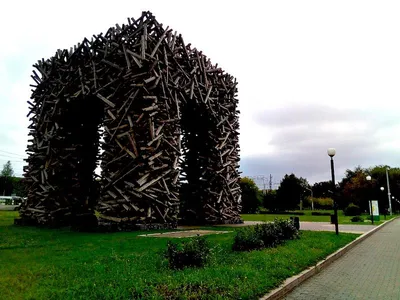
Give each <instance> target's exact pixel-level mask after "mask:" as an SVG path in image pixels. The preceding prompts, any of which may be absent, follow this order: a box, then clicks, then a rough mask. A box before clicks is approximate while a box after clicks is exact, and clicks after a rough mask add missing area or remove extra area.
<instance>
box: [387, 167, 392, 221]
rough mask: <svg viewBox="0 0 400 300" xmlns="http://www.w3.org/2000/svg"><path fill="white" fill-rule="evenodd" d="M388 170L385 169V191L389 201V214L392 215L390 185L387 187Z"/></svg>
mask: <svg viewBox="0 0 400 300" xmlns="http://www.w3.org/2000/svg"><path fill="white" fill-rule="evenodd" d="M388 170H389V168H386V183H387V190H388V199H389V212H390V215H392V198H391V197H390V185H389V173H388Z"/></svg>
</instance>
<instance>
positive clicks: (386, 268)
mask: <svg viewBox="0 0 400 300" xmlns="http://www.w3.org/2000/svg"><path fill="white" fill-rule="evenodd" d="M285 299H288V300H292V299H293V300H294V299H296V300H303V299H304V300H305V299H307V300H312V299H318V300H324V299H346V300H347V299H349V300H350V299H351V300H353V299H363V300H365V299H385V300H386V299H395V300H399V299H400V219H397V220H394V221H393V222H391V223H390V224H387V225H386V226H384V227H383V228H382V229H380V230H378V231H377V232H375V233H374V234H372V235H371V236H370V237H368V238H367V239H365V240H364V241H362V242H361V243H360V244H358V245H357V246H355V247H354V248H353V249H351V250H350V251H349V252H347V253H346V254H345V255H344V256H342V257H341V258H339V259H338V260H337V261H335V262H334V263H332V265H330V266H328V267H327V268H326V269H324V270H322V271H321V272H320V273H319V274H317V275H315V276H313V277H311V278H310V279H309V280H307V281H306V282H304V283H303V284H302V285H300V286H299V287H297V288H296V289H295V290H293V291H292V293H290V294H289V295H287V296H286V298H285Z"/></svg>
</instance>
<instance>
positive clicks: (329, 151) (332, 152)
mask: <svg viewBox="0 0 400 300" xmlns="http://www.w3.org/2000/svg"><path fill="white" fill-rule="evenodd" d="M335 154H336V150H335V148H329V149H328V155H329V156H330V157H334V156H335Z"/></svg>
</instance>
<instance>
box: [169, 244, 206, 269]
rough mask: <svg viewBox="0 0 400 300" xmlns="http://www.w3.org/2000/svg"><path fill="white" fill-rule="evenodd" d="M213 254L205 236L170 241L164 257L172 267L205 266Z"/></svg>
mask: <svg viewBox="0 0 400 300" xmlns="http://www.w3.org/2000/svg"><path fill="white" fill-rule="evenodd" d="M210 255H211V247H210V245H209V243H208V242H207V240H206V239H205V238H204V237H196V238H193V239H190V240H188V241H184V242H182V243H174V242H172V241H168V243H167V249H166V251H165V252H164V257H165V258H166V259H167V260H168V266H169V268H170V269H183V268H185V267H203V266H204V265H205V264H206V262H207V260H208V259H209V257H210Z"/></svg>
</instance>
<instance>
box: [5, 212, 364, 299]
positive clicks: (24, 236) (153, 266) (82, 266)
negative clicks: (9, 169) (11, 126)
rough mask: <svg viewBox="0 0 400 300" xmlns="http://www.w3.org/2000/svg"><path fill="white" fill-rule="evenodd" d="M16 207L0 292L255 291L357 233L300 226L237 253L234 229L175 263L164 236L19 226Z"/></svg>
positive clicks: (208, 294)
mask: <svg viewBox="0 0 400 300" xmlns="http://www.w3.org/2000/svg"><path fill="white" fill-rule="evenodd" d="M16 215H17V213H16V212H6V211H0V274H1V275H0V295H1V296H0V298H1V299H199V298H202V299H240V298H241V299H257V298H258V297H259V296H261V295H263V294H265V293H267V292H268V291H269V290H271V289H273V288H274V287H276V286H278V285H279V284H280V283H282V282H283V280H285V279H286V278H288V277H290V276H293V275H295V274H297V273H299V272H301V271H302V270H304V269H305V268H307V267H309V266H311V265H314V264H315V263H316V262H318V261H319V260H321V259H323V258H325V257H326V256H327V255H329V254H330V253H332V252H333V251H335V250H337V249H338V248H340V247H343V246H344V245H345V244H347V243H349V242H350V241H352V240H354V239H355V238H356V237H357V236H358V235H356V234H345V233H343V234H340V235H339V236H336V235H335V233H333V232H311V231H304V232H302V234H301V239H299V240H293V241H288V242H287V243H286V244H285V245H282V246H279V247H277V248H273V249H265V250H262V251H253V252H242V253H237V252H236V253H235V252H232V251H231V246H232V242H233V237H234V233H228V234H220V235H214V236H208V237H207V239H208V240H209V241H210V243H211V245H212V246H213V247H214V250H213V251H214V256H213V258H212V260H211V261H210V263H209V264H208V265H207V266H206V267H205V268H202V269H192V268H189V269H184V270H181V271H172V270H169V269H168V268H167V264H166V261H164V260H163V259H162V258H161V256H160V252H161V251H162V250H164V249H165V248H166V243H167V240H168V239H166V238H149V237H139V236H138V235H139V234H142V233H143V232H119V233H104V234H103V233H101V234H100V233H78V232H71V231H69V230H67V229H59V230H55V229H40V228H35V227H19V226H14V225H12V224H13V219H14V217H15V216H16ZM216 229H217V230H221V227H218V228H216ZM223 229H224V230H234V229H232V228H223ZM147 233H148V232H147Z"/></svg>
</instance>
